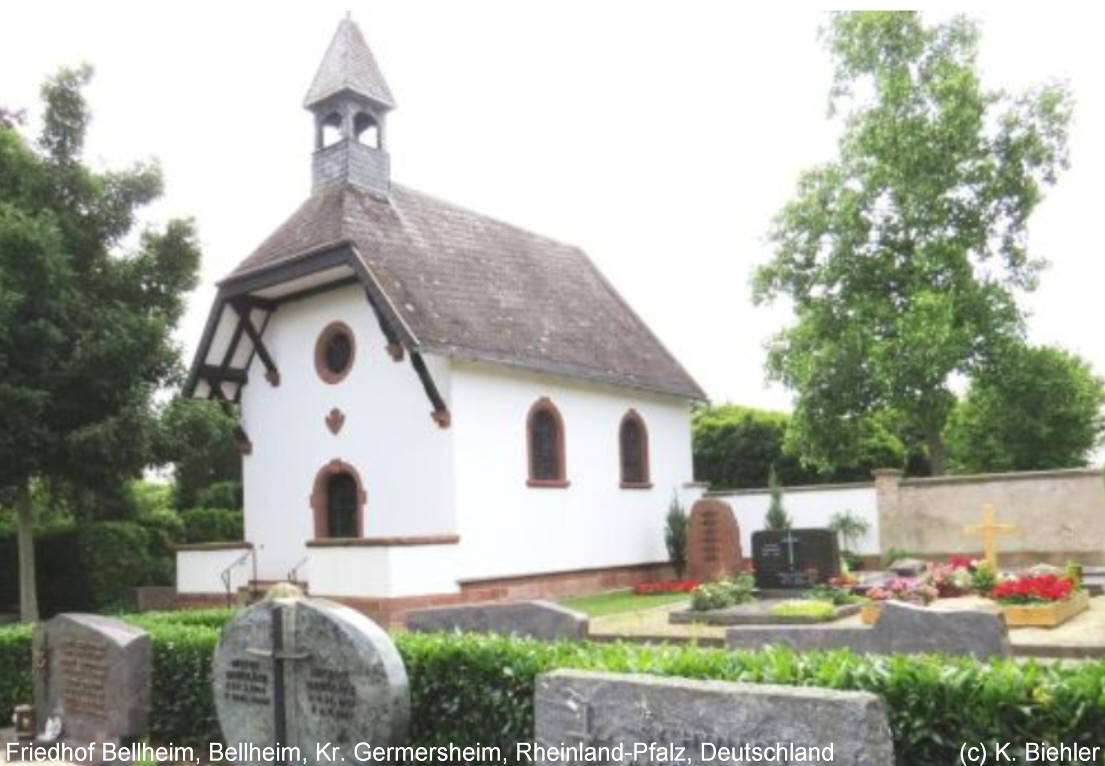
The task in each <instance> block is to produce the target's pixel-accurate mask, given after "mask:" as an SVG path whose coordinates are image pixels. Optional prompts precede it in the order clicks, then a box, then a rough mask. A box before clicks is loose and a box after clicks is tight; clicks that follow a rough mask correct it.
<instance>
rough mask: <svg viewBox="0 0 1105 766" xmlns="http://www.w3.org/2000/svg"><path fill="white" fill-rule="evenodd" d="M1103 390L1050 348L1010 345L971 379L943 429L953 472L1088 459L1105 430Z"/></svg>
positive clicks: (1080, 366)
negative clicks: (987, 368)
mask: <svg viewBox="0 0 1105 766" xmlns="http://www.w3.org/2000/svg"><path fill="white" fill-rule="evenodd" d="M1103 406H1105V387H1103V383H1102V380H1101V378H1098V377H1096V376H1095V375H1094V374H1093V371H1092V370H1091V369H1090V366H1089V364H1087V363H1086V362H1085V361H1084V360H1082V359H1081V358H1079V357H1078V356H1076V355H1075V354H1072V353H1070V352H1068V351H1064V350H1063V349H1060V348H1054V347H1048V346H1038V347H1031V346H1021V345H1017V346H1013V347H1012V348H1010V349H1009V350H1008V351H1007V352H1005V353H1004V354H1002V355H1001V356H1000V357H999V358H998V359H997V360H995V362H994V365H993V369H991V370H988V371H987V373H986V374H985V375H983V376H981V377H979V378H978V379H976V380H973V381H972V382H971V387H970V389H969V390H968V392H967V395H966V397H965V398H964V400H963V401H962V402H960V403H959V404H958V405H957V406H956V408H955V411H954V412H953V413H952V417H951V419H950V420H949V423H948V428H947V432H946V435H947V441H948V458H949V465H950V468H951V470H953V471H955V472H957V473H987V472H997V471H1032V470H1044V469H1048V468H1073V467H1078V466H1085V465H1087V464H1088V461H1089V457H1090V454H1091V452H1092V451H1093V449H1094V448H1095V447H1097V446H1098V445H1099V444H1100V443H1101V438H1102V434H1103V433H1105V415H1103V410H1102V407H1103Z"/></svg>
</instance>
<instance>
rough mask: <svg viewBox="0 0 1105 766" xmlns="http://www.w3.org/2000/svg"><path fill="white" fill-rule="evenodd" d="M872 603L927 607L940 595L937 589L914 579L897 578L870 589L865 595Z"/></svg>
mask: <svg viewBox="0 0 1105 766" xmlns="http://www.w3.org/2000/svg"><path fill="white" fill-rule="evenodd" d="M865 595H866V596H867V598H869V599H871V600H872V601H905V602H906V603H910V604H920V605H921V606H927V605H928V604H930V603H932V602H933V601H934V600H935V599H936V597H937V596H938V595H939V593H938V592H937V590H936V588H935V587H933V586H932V585H929V584H928V583H925V582H923V581H921V580H918V579H915V578H912V577H895V578H894V579H892V580H890V581H889V582H888V583H886V584H885V585H883V586H880V587H875V588H870V589H868V591H867V593H866V594H865Z"/></svg>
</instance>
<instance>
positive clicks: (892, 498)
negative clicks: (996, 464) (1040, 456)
mask: <svg viewBox="0 0 1105 766" xmlns="http://www.w3.org/2000/svg"><path fill="white" fill-rule="evenodd" d="M875 473H876V475H875V491H876V495H877V501H878V510H879V524H878V527H879V546H880V548H881V549H882V551H883V553H885V552H887V551H888V550H890V549H891V548H899V549H903V550H908V551H912V552H916V553H920V554H924V555H925V556H926V557H931V558H944V557H947V556H950V555H971V556H978V555H981V553H982V539H981V538H979V537H977V536H971V535H968V534H966V532H965V531H964V527H966V526H967V525H970V524H977V523H979V522H980V521H981V520H982V508H983V506H984V505H986V504H991V505H993V506H994V511H995V516H996V519H997V520H998V521H1000V522H1009V523H1012V524H1016V525H1017V527H1018V529H1017V530H1016V531H1014V532H1012V533H1009V534H1005V535H1001V536H999V537H998V538H997V540H998V551H999V552H1000V554H1001V555H1000V560H999V563H1000V564H1001V565H1002V566H1009V567H1015V566H1021V565H1025V564H1031V563H1035V562H1038V561H1049V562H1052V563H1056V564H1062V563H1063V562H1065V561H1066V560H1067V559H1074V560H1076V561H1080V562H1081V563H1083V564H1088V565H1101V564H1103V563H1105V482H1103V481H1102V475H1101V471H1100V470H1099V469H1081V468H1078V469H1068V470H1061V471H1025V472H1020V473H1004V474H981V475H977V476H942V477H936V478H926V479H903V478H902V474H901V472H900V471H894V470H882V471H877V472H875Z"/></svg>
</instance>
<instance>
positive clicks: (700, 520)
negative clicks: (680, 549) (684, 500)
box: [687, 498, 741, 582]
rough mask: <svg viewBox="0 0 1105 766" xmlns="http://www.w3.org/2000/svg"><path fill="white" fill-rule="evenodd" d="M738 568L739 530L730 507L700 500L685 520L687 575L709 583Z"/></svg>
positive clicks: (718, 502) (708, 499)
mask: <svg viewBox="0 0 1105 766" xmlns="http://www.w3.org/2000/svg"><path fill="white" fill-rule="evenodd" d="M740 571H741V538H740V529H739V528H738V527H737V519H736V517H735V516H734V515H733V509H732V508H730V507H729V504H728V503H723V502H722V501H721V500H714V499H712V498H707V499H703V500H699V501H698V502H697V503H695V504H694V506H692V507H691V515H690V518H688V519H687V577H688V578H690V579H692V580H698V581H700V582H709V581H711V580H720V579H722V578H723V577H728V576H730V575H735V574H737V573H738V572H740Z"/></svg>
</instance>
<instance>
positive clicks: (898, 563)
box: [889, 559, 928, 577]
mask: <svg viewBox="0 0 1105 766" xmlns="http://www.w3.org/2000/svg"><path fill="white" fill-rule="evenodd" d="M927 568H928V562H926V561H922V560H921V559H895V560H894V561H892V562H891V563H890V567H889V569H890V571H891V572H893V573H894V574H896V575H898V576H899V577H920V576H921V575H922V574H924V572H925V569H927Z"/></svg>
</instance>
